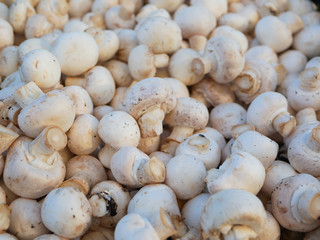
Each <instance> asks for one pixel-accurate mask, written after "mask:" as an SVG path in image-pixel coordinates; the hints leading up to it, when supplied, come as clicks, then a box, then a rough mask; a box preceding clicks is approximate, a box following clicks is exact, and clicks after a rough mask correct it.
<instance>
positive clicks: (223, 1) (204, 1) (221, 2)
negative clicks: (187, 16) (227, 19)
mask: <svg viewBox="0 0 320 240" xmlns="http://www.w3.org/2000/svg"><path fill="white" fill-rule="evenodd" d="M191 5H200V6H203V7H206V8H208V9H209V10H210V11H211V12H212V13H213V14H214V15H215V17H216V18H217V19H219V18H220V17H221V16H222V15H223V14H225V13H227V12H228V1H227V0H191Z"/></svg>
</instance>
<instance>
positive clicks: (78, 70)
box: [51, 32, 99, 76]
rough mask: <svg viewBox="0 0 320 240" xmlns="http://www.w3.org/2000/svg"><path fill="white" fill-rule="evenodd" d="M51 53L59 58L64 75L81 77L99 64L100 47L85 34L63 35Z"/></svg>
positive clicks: (70, 33) (71, 33)
mask: <svg viewBox="0 0 320 240" xmlns="http://www.w3.org/2000/svg"><path fill="white" fill-rule="evenodd" d="M51 52H52V53H53V54H54V55H55V56H56V57H57V59H58V61H59V63H60V65H61V71H62V73H63V74H66V75H68V76H77V75H80V74H82V73H84V72H86V71H87V70H89V69H90V68H92V67H93V66H94V65H96V63H97V62H98V58H99V47H98V45H97V43H96V41H95V40H94V38H93V37H92V36H91V35H90V34H88V33H85V32H69V33H62V34H61V35H60V36H59V37H58V38H57V40H56V41H55V42H54V44H53V46H52V48H51Z"/></svg>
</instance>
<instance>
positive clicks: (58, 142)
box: [29, 126, 67, 165]
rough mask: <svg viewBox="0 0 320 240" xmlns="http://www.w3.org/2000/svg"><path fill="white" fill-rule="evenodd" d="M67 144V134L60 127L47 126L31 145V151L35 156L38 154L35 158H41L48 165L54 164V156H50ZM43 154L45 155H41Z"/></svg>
mask: <svg viewBox="0 0 320 240" xmlns="http://www.w3.org/2000/svg"><path fill="white" fill-rule="evenodd" d="M66 145H67V136H66V134H65V133H64V132H63V131H62V130H61V129H60V128H59V127H55V126H49V127H46V128H45V129H44V130H43V131H42V132H41V133H40V134H39V136H38V137H37V138H36V139H34V140H33V141H32V142H31V143H30V145H29V152H30V153H31V155H33V156H37V157H36V158H35V160H37V159H38V160H41V161H43V162H45V163H47V164H48V165H52V163H53V162H52V161H54V158H50V157H48V156H50V155H52V154H54V153H55V152H57V151H60V150H62V149H64V148H65V146H66ZM41 155H42V156H43V157H41Z"/></svg>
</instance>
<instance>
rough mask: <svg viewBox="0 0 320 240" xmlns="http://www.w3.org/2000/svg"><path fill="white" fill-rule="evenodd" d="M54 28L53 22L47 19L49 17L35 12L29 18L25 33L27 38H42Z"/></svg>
mask: <svg viewBox="0 0 320 240" xmlns="http://www.w3.org/2000/svg"><path fill="white" fill-rule="evenodd" d="M52 30H53V26H52V24H51V23H50V22H49V21H48V20H47V17H46V16H45V15H42V14H39V13H38V14H35V15H32V16H31V17H29V18H28V20H27V23H26V27H25V29H24V34H25V36H26V38H27V39H29V38H40V37H42V36H43V35H45V34H47V33H51V32H52Z"/></svg>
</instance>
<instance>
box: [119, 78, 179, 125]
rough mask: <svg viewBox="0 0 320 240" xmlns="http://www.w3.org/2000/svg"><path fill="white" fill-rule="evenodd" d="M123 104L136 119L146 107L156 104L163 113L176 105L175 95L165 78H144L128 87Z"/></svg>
mask: <svg viewBox="0 0 320 240" xmlns="http://www.w3.org/2000/svg"><path fill="white" fill-rule="evenodd" d="M125 105H126V107H127V110H128V112H129V113H130V115H131V116H133V117H134V118H135V119H138V118H139V117H140V116H141V115H143V114H144V113H145V112H146V111H147V110H148V108H151V107H153V106H157V105H158V106H159V107H160V108H161V109H162V110H163V111H164V112H165V113H168V112H170V111H171V110H172V109H173V108H174V107H175V106H176V96H175V94H174V91H173V90H172V88H171V85H170V84H169V83H168V82H167V81H166V80H163V79H162V78H157V77H152V78H146V79H143V80H141V81H140V82H138V83H136V84H134V85H133V86H132V87H131V88H130V89H129V92H128V95H127V98H126V103H125Z"/></svg>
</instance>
